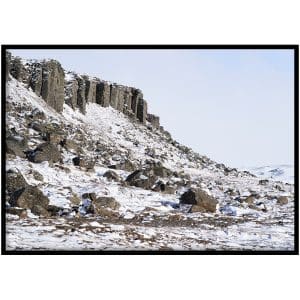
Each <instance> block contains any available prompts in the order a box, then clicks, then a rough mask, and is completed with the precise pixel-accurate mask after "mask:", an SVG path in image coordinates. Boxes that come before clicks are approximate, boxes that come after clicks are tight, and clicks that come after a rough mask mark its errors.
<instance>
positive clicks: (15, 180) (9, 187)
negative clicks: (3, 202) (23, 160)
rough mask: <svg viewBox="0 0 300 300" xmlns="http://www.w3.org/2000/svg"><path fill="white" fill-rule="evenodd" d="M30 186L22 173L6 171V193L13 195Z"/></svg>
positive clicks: (11, 170)
mask: <svg viewBox="0 0 300 300" xmlns="http://www.w3.org/2000/svg"><path fill="white" fill-rule="evenodd" d="M28 185H29V184H28V183H27V181H26V180H25V178H24V177H23V175H22V173H21V172H19V171H17V170H13V169H9V170H8V171H6V191H7V193H8V195H11V194H13V193H14V192H15V191H18V190H20V189H23V188H25V187H27V186H28Z"/></svg>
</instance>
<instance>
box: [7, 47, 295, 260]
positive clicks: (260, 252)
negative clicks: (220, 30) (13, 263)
mask: <svg viewBox="0 0 300 300" xmlns="http://www.w3.org/2000/svg"><path fill="white" fill-rule="evenodd" d="M11 49H80V50H84V49H86V50H87V49H99V50H101V49H153V50H154V49H204V50H210V49H211V50H214V49H219V50H224V49H231V50H232V49H237V50H250V49H259V50H264V49H266V50H270V49H273V50H276V49H289V50H293V51H294V178H295V183H294V184H295V205H294V207H295V211H294V250H291V251H281V250H274V251H273V250H272V251H271V250H266V251H263V250H253V251H249V250H237V251H235V250H230V251H229V250H224V251H222V250H204V251H194V250H191V251H188V250H184V251H170V250H165V251H164V250H163V251H161V250H160V251H149V250H137V251H132V250H128V251H126V250H115V251H112V250H102V251H101V250H97V251H95V250H93V251H89V250H83V251H77V250H74V251H69V250H68V251H63V250H45V251H44V250H32V251H28V250H20V251H18V250H7V249H6V218H5V201H4V199H5V188H4V187H5V185H6V182H5V165H6V161H5V153H6V146H5V122H6V117H5V112H6V88H5V86H6V82H5V78H6V63H5V60H6V58H5V54H6V51H7V50H11ZM1 97H2V101H1V144H2V152H1V162H2V163H1V174H2V176H1V187H2V188H1V199H2V201H1V254H3V255H37V254H38V255H78V254H80V255H99V254H100V255H196V254H197V255H299V45H276V44H272V45H270V44H267V45H262V44H258V45H254V44H249V45H246V44H244V45H221V44H219V45H188V44H186V45H179V44H178V45H175V44H169V45H151V44H148V45H134V44H127V45H125V44H124V45H59V44H57V45H33V44H31V45H28V44H27V45H21V44H10V45H9V44H6V45H1Z"/></svg>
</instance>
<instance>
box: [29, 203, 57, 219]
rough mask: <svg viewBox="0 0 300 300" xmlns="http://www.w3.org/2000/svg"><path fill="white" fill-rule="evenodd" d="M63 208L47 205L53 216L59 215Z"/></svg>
mask: <svg viewBox="0 0 300 300" xmlns="http://www.w3.org/2000/svg"><path fill="white" fill-rule="evenodd" d="M61 210H62V208H61V207H58V206H56V205H48V207H47V211H48V213H49V215H50V216H51V217H54V216H58V215H59V213H60V211H61ZM35 211H36V210H35Z"/></svg>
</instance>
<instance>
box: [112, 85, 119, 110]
mask: <svg viewBox="0 0 300 300" xmlns="http://www.w3.org/2000/svg"><path fill="white" fill-rule="evenodd" d="M118 102H119V87H118V86H117V85H116V84H112V85H111V88H110V106H111V107H113V108H115V109H117V108H118Z"/></svg>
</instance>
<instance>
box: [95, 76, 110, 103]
mask: <svg viewBox="0 0 300 300" xmlns="http://www.w3.org/2000/svg"><path fill="white" fill-rule="evenodd" d="M96 103H98V104H99V105H101V106H103V107H108V106H109V103H110V84H109V83H108V82H105V81H99V82H98V83H97V84H96Z"/></svg>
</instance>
